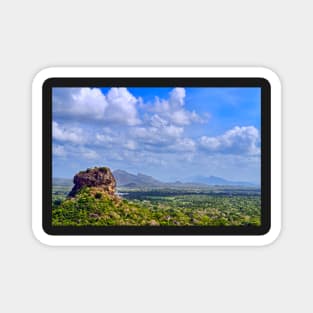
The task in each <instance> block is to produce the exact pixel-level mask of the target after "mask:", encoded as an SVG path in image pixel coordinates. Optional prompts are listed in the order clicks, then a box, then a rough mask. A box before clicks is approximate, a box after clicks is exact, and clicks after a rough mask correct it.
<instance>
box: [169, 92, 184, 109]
mask: <svg viewBox="0 0 313 313" xmlns="http://www.w3.org/2000/svg"><path fill="white" fill-rule="evenodd" d="M185 97H186V91H185V89H184V88H174V89H173V90H172V91H171V93H170V103H171V104H172V106H174V107H180V106H183V105H184V104H185V103H184V102H185Z"/></svg>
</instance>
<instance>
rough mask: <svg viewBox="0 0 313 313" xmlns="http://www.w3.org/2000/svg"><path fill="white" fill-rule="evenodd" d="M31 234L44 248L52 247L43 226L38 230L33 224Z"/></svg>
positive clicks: (49, 235) (48, 235)
mask: <svg viewBox="0 0 313 313" xmlns="http://www.w3.org/2000/svg"><path fill="white" fill-rule="evenodd" d="M32 233H33V236H34V238H35V239H36V240H37V241H39V242H40V243H41V244H43V245H45V246H52V244H51V240H50V237H51V234H49V233H48V232H46V230H45V229H44V227H43V226H42V227H40V228H37V225H35V224H33V225H32Z"/></svg>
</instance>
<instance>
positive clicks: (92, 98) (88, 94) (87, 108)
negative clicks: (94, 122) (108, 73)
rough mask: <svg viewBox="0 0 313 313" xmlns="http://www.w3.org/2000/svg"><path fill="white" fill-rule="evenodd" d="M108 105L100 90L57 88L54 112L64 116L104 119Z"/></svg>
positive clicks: (54, 93)
mask: <svg viewBox="0 0 313 313" xmlns="http://www.w3.org/2000/svg"><path fill="white" fill-rule="evenodd" d="M107 106H108V103H107V101H106V98H105V96H104V95H103V94H102V92H101V90H100V89H99V88H55V89H54V91H53V111H54V112H55V113H62V114H63V115H68V116H75V117H82V118H89V119H103V116H104V111H105V109H106V108H107Z"/></svg>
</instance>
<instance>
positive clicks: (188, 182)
mask: <svg viewBox="0 0 313 313" xmlns="http://www.w3.org/2000/svg"><path fill="white" fill-rule="evenodd" d="M113 176H114V178H115V180H116V183H117V186H121V187H122V186H123V187H130V188H131V187H134V188H136V187H192V186H205V185H207V186H244V187H256V186H257V184H254V183H251V182H243V181H230V180H227V179H224V178H222V177H218V176H201V175H196V176H189V177H186V178H185V179H182V180H177V181H173V182H162V181H160V180H158V179H156V178H154V177H152V176H149V175H145V174H142V173H138V174H132V173H129V172H127V171H124V170H120V169H118V170H115V171H113ZM53 185H58V186H72V185H73V179H67V178H53Z"/></svg>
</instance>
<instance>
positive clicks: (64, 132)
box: [52, 121, 85, 144]
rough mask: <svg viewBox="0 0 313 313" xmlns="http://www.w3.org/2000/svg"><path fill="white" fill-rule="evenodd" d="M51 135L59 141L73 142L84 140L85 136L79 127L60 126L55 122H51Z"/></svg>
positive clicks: (82, 141) (80, 142)
mask: <svg viewBox="0 0 313 313" xmlns="http://www.w3.org/2000/svg"><path fill="white" fill-rule="evenodd" d="M52 137H53V139H56V140H59V141H67V142H72V143H75V144H82V143H84V142H85V136H84V133H83V130H82V129H81V128H76V127H75V128H67V127H61V126H60V125H59V124H58V123H57V122H55V121H53V122H52Z"/></svg>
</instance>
